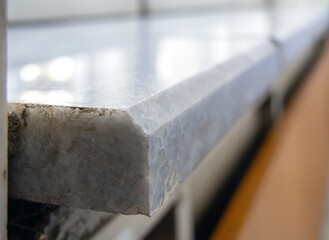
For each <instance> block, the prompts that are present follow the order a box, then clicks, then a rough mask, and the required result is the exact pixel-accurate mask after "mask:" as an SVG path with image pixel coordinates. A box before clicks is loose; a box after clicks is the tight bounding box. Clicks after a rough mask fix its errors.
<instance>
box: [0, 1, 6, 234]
mask: <svg viewBox="0 0 329 240" xmlns="http://www.w3.org/2000/svg"><path fill="white" fill-rule="evenodd" d="M6 22H7V21H6V2H5V0H0V239H3V240H4V239H7V175H8V174H7V100H6V68H7V63H6V53H7V50H6V48H7V45H6Z"/></svg>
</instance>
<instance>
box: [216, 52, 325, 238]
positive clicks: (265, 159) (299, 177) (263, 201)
mask: <svg viewBox="0 0 329 240" xmlns="http://www.w3.org/2000/svg"><path fill="white" fill-rule="evenodd" d="M328 160H329V47H328V46H327V47H326V48H325V50H324V53H323V54H322V55H321V56H320V58H319V60H318V62H317V64H316V66H315V67H314V68H313V69H312V71H311V73H310V74H309V75H308V76H307V79H306V82H305V83H304V84H303V86H302V88H301V89H300V90H299V91H298V93H297V94H296V95H295V97H294V99H293V101H292V102H291V104H290V105H289V107H288V110H287V111H286V113H285V114H284V116H283V117H282V118H281V119H280V120H279V121H278V123H277V124H276V125H275V126H274V127H273V129H272V130H271V131H270V133H269V135H268V136H267V138H266V140H265V141H264V144H263V146H262V148H261V150H260V152H259V153H258V154H257V156H256V158H255V160H254V162H253V164H252V166H251V168H250V169H249V170H248V172H247V174H246V175H245V177H244V179H243V181H242V183H241V185H240V186H239V188H238V190H237V192H236V194H235V195H234V197H233V199H232V200H231V202H230V204H229V206H228V208H227V210H226V212H225V213H224V215H223V217H222V219H221V221H220V222H219V224H218V226H217V228H216V230H215V232H214V234H213V236H212V239H214V240H218V239H225V240H226V239H243V240H245V239H253V240H257V239H261V240H263V239H266V240H270V239H280V240H281V239H289V240H290V239H298V240H303V239H305V240H310V239H317V238H318V236H319V235H318V234H319V233H320V232H319V230H320V227H321V222H322V217H323V216H322V213H323V205H324V196H325V193H326V189H327V186H326V182H327V172H328V171H327V170H328Z"/></svg>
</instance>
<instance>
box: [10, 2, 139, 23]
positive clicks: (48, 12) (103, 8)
mask: <svg viewBox="0 0 329 240" xmlns="http://www.w3.org/2000/svg"><path fill="white" fill-rule="evenodd" d="M138 3H139V0H9V1H8V20H9V22H22V21H26V20H29V21H35V20H44V19H46V20H51V19H60V18H64V19H66V18H72V17H77V16H78V17H83V16H95V15H105V14H118V13H121V14H122V13H123V14H132V13H135V12H136V11H137V8H138Z"/></svg>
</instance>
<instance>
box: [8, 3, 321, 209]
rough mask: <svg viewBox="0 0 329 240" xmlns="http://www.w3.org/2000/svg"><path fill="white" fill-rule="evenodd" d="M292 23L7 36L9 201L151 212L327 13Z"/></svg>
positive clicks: (33, 30)
mask: <svg viewBox="0 0 329 240" xmlns="http://www.w3.org/2000/svg"><path fill="white" fill-rule="evenodd" d="M287 16H289V14H288V13H287V12H282V11H273V10H271V11H270V10H268V9H267V10H261V9H258V10H253V11H247V12H239V11H235V12H230V13H229V12H225V13H223V12H219V13H212V14H208V15H204V14H203V15H184V16H171V17H157V18H155V17H154V18H148V19H129V20H120V21H119V20H118V21H115V22H110V21H105V20H103V21H97V22H91V23H79V24H77V23H72V24H66V25H53V26H47V25H44V26H42V25H40V26H34V27H32V26H31V27H24V28H23V27H20V28H19V27H17V28H13V29H10V31H9V70H8V79H9V84H8V100H9V102H11V104H10V105H9V108H10V110H11V111H14V112H16V113H17V117H18V119H19V120H20V123H21V129H20V141H19V145H18V146H16V147H17V152H15V154H14V156H13V157H12V158H11V160H10V166H11V169H14V170H13V171H11V172H10V177H11V179H12V181H11V183H10V184H11V185H10V195H11V197H14V198H24V199H28V200H33V201H40V202H46V203H54V204H60V205H68V206H71V207H81V208H91V209H96V210H102V211H109V212H117V213H126V214H136V213H142V214H147V215H151V214H152V213H153V212H154V211H155V210H156V209H157V208H158V207H159V206H160V205H161V204H162V203H163V202H164V200H165V199H166V198H167V197H168V196H169V193H170V192H172V191H173V189H175V187H177V186H178V185H179V184H180V183H181V182H182V181H183V180H184V179H185V178H186V177H187V176H188V175H189V174H190V173H191V171H193V169H194V168H195V167H196V166H197V165H198V163H199V162H200V161H201V160H202V159H203V158H204V156H205V155H206V154H207V153H208V152H209V151H210V150H211V148H212V147H213V146H214V145H215V144H216V143H217V142H218V141H219V140H220V139H221V138H222V136H223V135H224V134H225V133H226V132H227V131H228V130H229V129H230V128H231V127H232V126H233V124H234V123H235V122H236V121H237V119H239V118H240V117H241V116H242V114H244V113H245V112H246V110H247V109H248V108H250V107H253V106H254V105H255V104H257V103H259V101H260V99H261V98H262V97H263V96H264V95H265V94H266V92H267V91H268V90H269V88H270V87H271V84H272V83H273V81H275V80H276V79H277V78H278V77H279V75H280V71H281V69H282V68H283V67H284V66H285V65H288V64H289V63H290V62H292V61H294V59H296V58H297V57H298V54H300V52H301V51H303V47H306V46H307V47H308V46H311V45H313V44H315V41H316V40H318V38H319V37H320V36H321V34H323V31H324V27H325V26H327V15H326V14H325V12H324V10H321V9H320V10H318V11H313V10H312V11H307V12H299V13H298V14H297V13H296V14H295V15H290V16H294V17H293V20H290V19H289V17H287ZM283 19H286V20H285V21H283ZM287 19H288V20H287ZM274 40H275V43H276V44H273V41H274ZM293 43H296V44H295V45H296V46H295V45H293ZM289 44H290V45H289ZM291 45H293V46H295V47H294V48H292V47H290V46H291ZM27 179H28V180H29V184H28V185H27V184H26V180H27Z"/></svg>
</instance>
